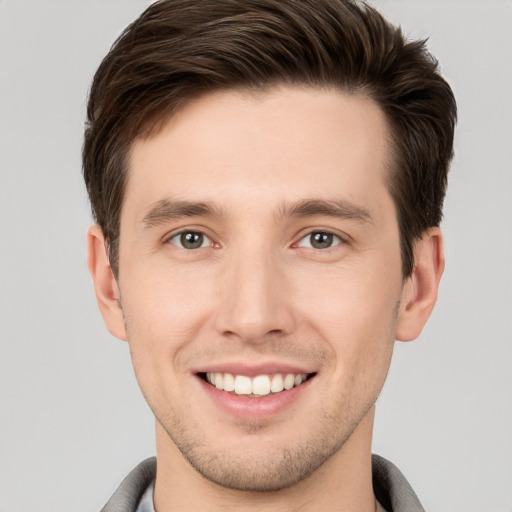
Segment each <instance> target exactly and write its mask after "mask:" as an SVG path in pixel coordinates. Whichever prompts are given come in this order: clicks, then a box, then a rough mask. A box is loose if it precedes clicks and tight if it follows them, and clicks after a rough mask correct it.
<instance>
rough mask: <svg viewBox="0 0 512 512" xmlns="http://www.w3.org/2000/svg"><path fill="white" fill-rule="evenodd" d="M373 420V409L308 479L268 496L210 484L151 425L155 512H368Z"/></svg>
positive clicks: (370, 511) (371, 508)
mask: <svg viewBox="0 0 512 512" xmlns="http://www.w3.org/2000/svg"><path fill="white" fill-rule="evenodd" d="M373 418H374V407H372V408H371V409H370V411H369V412H368V413H367V414H366V416H365V417H364V418H363V420H362V421H361V422H360V423H359V425H358V426H357V428H356V429H355V430H354V432H353V433H352V435H351V436H350V437H349V439H348V440H347V441H346V442H345V444H344V445H343V446H342V448H341V449H339V450H338V451H337V452H336V453H335V454H334V455H333V456H331V457H330V458H329V459H328V460H327V461H326V462H325V463H324V464H323V465H322V466H320V467H319V468H318V469H317V470H316V471H315V472H314V473H313V474H311V475H310V476H309V477H307V478H305V479H304V480H302V481H300V482H298V483H297V484H295V485H293V486H291V487H288V488H285V489H281V490H278V491H271V492H254V491H239V490H233V489H229V488H225V487H222V486H219V485H217V484H215V483H212V482H210V481H209V480H207V479H206V478H204V477H203V476H202V475H201V474H200V473H199V472H197V471H196V470H195V469H194V468H193V467H192V466H191V465H190V464H189V463H188V461H186V460H185V459H184V458H183V456H182V454H181V453H180V452H179V450H178V449H177V448H176V446H175V445H174V443H173V442H172V440H171V439H170V437H169V436H168V434H167V432H165V430H164V429H163V428H162V427H161V425H160V424H159V423H158V422H157V427H156V440H157V461H158V462H157V476H156V483H155V491H154V501H155V508H156V510H158V512H171V511H175V510H201V509H203V510H208V511H211V512H226V511H230V510H236V511H237V512H238V511H239V512H253V511H256V510H265V511H272V512H290V511H296V512H299V511H300V512H313V511H315V512H316V511H318V510H322V511H324V512H331V511H332V512H334V511H339V510H358V511H360V512H374V511H375V497H374V494H373V488H372V468H371V437H372V429H373Z"/></svg>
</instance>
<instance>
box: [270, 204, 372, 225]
mask: <svg viewBox="0 0 512 512" xmlns="http://www.w3.org/2000/svg"><path fill="white" fill-rule="evenodd" d="M317 215H323V216H327V217H335V218H340V219H349V220H356V221H360V222H368V223H370V224H373V219H372V216H371V215H370V212H369V211H368V210H367V209H366V208H364V207H362V206H359V205H356V204H354V203H351V202H350V201H346V200H344V199H334V200H325V199H307V200H304V201H299V202H298V203H292V204H283V205H281V208H280V210H279V216H280V217H282V218H286V217H301V218H302V217H315V216H317Z"/></svg>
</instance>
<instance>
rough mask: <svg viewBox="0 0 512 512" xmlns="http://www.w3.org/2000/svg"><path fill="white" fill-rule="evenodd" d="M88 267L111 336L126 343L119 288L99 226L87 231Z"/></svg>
mask: <svg viewBox="0 0 512 512" xmlns="http://www.w3.org/2000/svg"><path fill="white" fill-rule="evenodd" d="M87 266H88V267H89V272H90V273H91V277H92V280H93V283H94V290H95V292H96V300H97V302H98V307H99V309H100V312H101V316H102V317H103V321H104V322H105V325H106V327H107V329H108V330H109V332H110V334H112V335H113V336H115V337H116V338H119V339H120V340H123V341H126V340H127V336H126V327H125V323H124V317H123V310H122V309H121V301H120V296H119V286H118V285H117V281H116V279H115V277H114V273H113V272H112V268H111V267H110V262H109V259H108V254H107V247H106V243H105V237H104V236H103V231H102V230H101V228H100V227H99V226H98V225H94V226H91V227H90V228H89V230H88V231H87Z"/></svg>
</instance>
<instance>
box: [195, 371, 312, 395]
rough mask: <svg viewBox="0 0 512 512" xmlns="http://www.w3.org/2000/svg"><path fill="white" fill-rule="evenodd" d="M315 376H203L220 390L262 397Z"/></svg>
mask: <svg viewBox="0 0 512 512" xmlns="http://www.w3.org/2000/svg"><path fill="white" fill-rule="evenodd" d="M313 375H314V374H307V373H297V374H294V373H287V374H282V373H276V374H273V375H258V376H256V377H254V378H251V377H247V376H246V375H233V374H231V373H220V372H215V373H214V372H208V373H205V374H203V378H204V379H205V380H206V382H208V383H209V384H211V385H212V386H215V387H216V388H217V389H219V390H222V391H227V392H229V393H232V394H235V395H244V396H249V397H260V396H266V395H269V394H275V393H280V392H282V391H287V390H290V389H292V388H294V387H298V386H300V385H301V384H302V383H303V382H305V381H306V380H308V379H309V378H310V377H312V376H313Z"/></svg>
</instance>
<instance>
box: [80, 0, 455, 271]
mask: <svg viewBox="0 0 512 512" xmlns="http://www.w3.org/2000/svg"><path fill="white" fill-rule="evenodd" d="M437 67H438V66H437V62H436V60H435V59H434V58H433V57H432V56H431V55H430V53H428V51H427V50H426V46H425V41H407V40H406V39H405V38H404V36H403V35H402V32H401V30H400V28H398V27H395V26H393V25H391V24H390V23H389V22H387V21H386V20H385V19H384V18H383V17H382V16H381V15H380V14H379V13H378V12H377V11H376V10H374V9H373V8H371V7H369V6H368V5H364V4H361V3H357V2H355V1H351V0H161V1H159V2H156V3H154V4H152V5H151V6H150V7H149V8H148V9H147V10H146V11H145V12H144V13H143V14H142V15H141V16H140V17H139V18H138V19H137V20H136V21H135V22H133V23H132V24H131V25H130V26H128V27H127V28H126V30H125V31H124V32H123V33H122V34H121V36H120V37H119V38H118V39H117V41H116V42H115V43H114V45H113V46H112V48H111V50H110V52H109V53H108V54H107V56H106V57H105V58H104V60H103V62H102V63H101V65H100V67H99V69H98V71H97V72H96V75H95V77H94V81H93V84H92V87H91V91H90V96H89V103H88V110H87V123H86V130H85V140H84V146H83V173H84V178H85V183H86V186H87V191H88V193H89V197H90V201H91V206H92V211H93V215H94V218H95V220H96V222H97V223H98V224H99V225H100V226H101V228H102V230H103V233H104V235H105V238H106V241H107V243H108V248H109V258H110V263H111V266H112V269H113V271H114V274H115V275H116V276H117V272H118V264H119V262H118V245H119V230H120V225H119V217H120V211H121V205H122V200H123V193H124V188H125V184H126V179H127V171H126V164H127V155H128V152H129V150H130V146H131V143H132V142H133V140H134V139H135V138H136V137H138V136H141V135H144V134H147V133H149V132H150V131H151V130H153V129H154V128H155V127H156V126H158V123H159V122H161V121H163V120H165V119H167V118H168V117H169V116H171V115H172V113H173V112H174V111H175V110H176V109H177V108H178V107H179V106H180V105H181V104H183V103H184V102H186V101H189V100H190V99H192V98H194V97H197V96H199V95H202V94H206V93H208V92H213V91H218V90H224V89H263V90H265V89H267V88H269V87H272V86H276V85H286V84H290V85H301V86H311V87H329V88H332V87H334V88H336V89H338V90H340V91H346V92H359V93H362V94H364V95H366V96H367V97H369V98H371V99H373V100H374V101H375V102H376V103H377V104H378V105H379V107H380V108H381V109H382V111H383V112H384V114H385V116H386V118H387V121H388V124H389V127H390V132H391V137H392V142H391V149H392V155H393V162H392V164H393V165H392V167H393V168H392V169H391V170H390V172H389V173H388V176H387V186H388V190H389V192H390V194H391V196H392V198H393V200H394V203H395V207H396V209H397V217H398V225H399V229H400V243H401V254H402V273H403V275H404V277H407V276H408V275H409V274H410V273H411V271H412V269H413V266H414V258H413V246H414V241H415V240H416V239H417V238H418V237H420V236H421V234H422V233H423V232H424V231H425V230H426V229H428V228H429V227H433V226H438V225H439V223H440V222H441V218H442V206H443V201H444V196H445V191H446V183H447V173H448V167H449V163H450V160H451V158H452V153H453V133H454V126H455V121H456V104H455V99H454V96H453V93H452V91H451V89H450V87H449V85H448V84H447V83H446V81H445V80H444V79H443V78H442V77H441V76H440V74H439V73H438V71H437Z"/></svg>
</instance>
